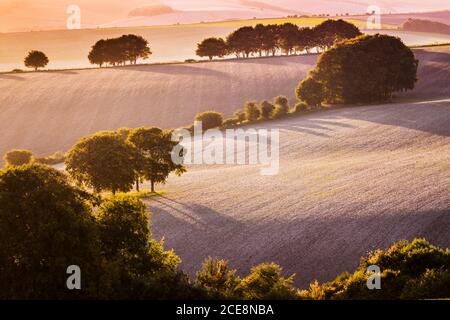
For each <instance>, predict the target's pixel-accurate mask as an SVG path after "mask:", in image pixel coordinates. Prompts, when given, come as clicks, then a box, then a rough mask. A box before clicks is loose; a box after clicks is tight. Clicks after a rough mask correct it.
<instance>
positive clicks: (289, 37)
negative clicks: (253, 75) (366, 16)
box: [196, 19, 361, 60]
mask: <svg viewBox="0 0 450 320" xmlns="http://www.w3.org/2000/svg"><path fill="white" fill-rule="evenodd" d="M359 35H361V31H360V30H359V29H358V28H357V27H356V26H355V25H353V24H351V23H349V22H346V21H344V20H342V19H339V20H332V19H328V20H326V21H324V22H322V23H320V24H318V25H317V26H315V27H313V28H309V27H304V28H300V27H298V26H297V25H295V24H293V23H289V22H288V23H284V24H281V25H279V24H270V25H263V24H258V25H256V26H255V27H252V26H245V27H241V28H239V29H237V30H235V31H234V32H232V33H231V34H229V35H228V36H227V37H226V39H223V38H214V37H213V38H207V39H205V40H203V41H202V42H201V43H199V44H198V45H197V51H196V54H197V55H198V56H200V57H208V58H209V59H210V60H212V59H213V58H214V57H225V56H228V55H235V56H236V58H248V57H250V56H254V55H256V56H260V57H262V56H275V55H277V54H286V55H290V54H294V53H295V54H296V53H299V52H303V51H306V52H307V53H309V52H311V50H313V49H314V48H316V50H317V51H318V52H319V51H324V50H326V49H328V48H330V47H331V46H332V45H333V44H334V43H335V42H336V41H339V40H343V39H350V38H354V37H357V36H359Z"/></svg>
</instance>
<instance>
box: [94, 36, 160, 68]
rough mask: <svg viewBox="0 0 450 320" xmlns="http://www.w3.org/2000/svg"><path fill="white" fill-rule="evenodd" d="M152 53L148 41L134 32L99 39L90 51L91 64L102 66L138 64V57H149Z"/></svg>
mask: <svg viewBox="0 0 450 320" xmlns="http://www.w3.org/2000/svg"><path fill="white" fill-rule="evenodd" d="M151 54H152V52H151V50H150V47H149V44H148V41H147V40H146V39H144V38H143V37H141V36H137V35H134V34H128V35H123V36H121V37H118V38H112V39H101V40H99V41H97V42H96V43H95V44H94V45H93V46H92V49H91V51H90V52H89V55H88V59H89V62H90V63H91V64H97V65H99V66H100V67H102V66H103V65H105V64H109V65H112V66H117V65H125V64H126V63H127V62H128V63H129V64H136V63H137V60H138V59H147V58H148V57H149V56H150V55H151Z"/></svg>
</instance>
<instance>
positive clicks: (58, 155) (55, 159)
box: [36, 151, 66, 166]
mask: <svg viewBox="0 0 450 320" xmlns="http://www.w3.org/2000/svg"><path fill="white" fill-rule="evenodd" d="M65 159H66V155H65V153H63V152H61V151H57V152H55V153H54V154H52V155H50V156H47V157H42V158H37V159H36V161H37V162H39V163H42V164H47V165H50V166H51V165H55V164H59V163H63V162H64V160H65Z"/></svg>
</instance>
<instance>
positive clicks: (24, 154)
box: [3, 150, 33, 166]
mask: <svg viewBox="0 0 450 320" xmlns="http://www.w3.org/2000/svg"><path fill="white" fill-rule="evenodd" d="M3 160H5V162H6V165H7V166H21V165H24V164H28V163H30V162H31V161H32V160H33V153H31V151H29V150H11V151H8V152H7V153H6V154H5V156H4V157H3Z"/></svg>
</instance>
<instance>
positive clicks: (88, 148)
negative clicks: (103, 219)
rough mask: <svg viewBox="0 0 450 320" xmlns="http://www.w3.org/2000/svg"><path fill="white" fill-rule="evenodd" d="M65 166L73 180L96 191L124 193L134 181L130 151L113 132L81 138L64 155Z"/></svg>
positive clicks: (131, 152) (132, 153)
mask: <svg viewBox="0 0 450 320" xmlns="http://www.w3.org/2000/svg"><path fill="white" fill-rule="evenodd" d="M65 164H66V170H67V172H68V173H69V175H70V176H71V177H72V178H73V179H74V180H75V181H77V182H78V183H79V184H81V185H85V186H87V187H90V188H93V189H94V191H96V192H101V191H111V192H113V193H115V192H117V191H125V192H126V191H129V190H130V189H131V188H132V187H133V184H134V181H135V153H134V150H133V149H132V148H131V147H130V146H129V145H127V144H126V143H125V142H124V140H123V138H122V136H121V135H120V134H118V133H115V132H99V133H96V134H94V135H91V136H88V137H85V138H83V139H81V140H80V141H79V142H78V143H77V144H75V145H74V146H73V147H72V149H71V150H70V151H69V152H68V153H67V157H66V160H65Z"/></svg>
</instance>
